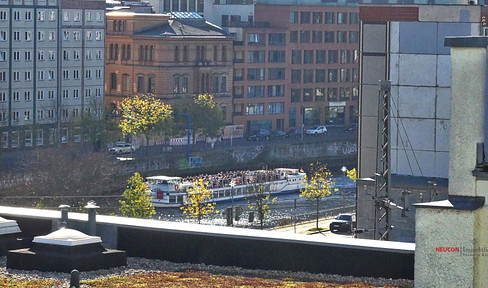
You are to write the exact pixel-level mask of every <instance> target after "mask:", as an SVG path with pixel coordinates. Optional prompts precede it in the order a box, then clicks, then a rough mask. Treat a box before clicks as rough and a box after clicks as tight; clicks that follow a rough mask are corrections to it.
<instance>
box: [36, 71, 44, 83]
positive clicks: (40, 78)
mask: <svg viewBox="0 0 488 288" xmlns="http://www.w3.org/2000/svg"><path fill="white" fill-rule="evenodd" d="M37 79H38V80H41V81H42V80H44V71H42V70H40V71H37Z"/></svg>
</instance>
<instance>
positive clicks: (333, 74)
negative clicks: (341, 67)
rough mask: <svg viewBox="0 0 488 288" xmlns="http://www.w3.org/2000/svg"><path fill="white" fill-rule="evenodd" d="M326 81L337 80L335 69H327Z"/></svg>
mask: <svg viewBox="0 0 488 288" xmlns="http://www.w3.org/2000/svg"><path fill="white" fill-rule="evenodd" d="M327 81H328V82H330V83H333V82H337V69H329V71H328V78H327Z"/></svg>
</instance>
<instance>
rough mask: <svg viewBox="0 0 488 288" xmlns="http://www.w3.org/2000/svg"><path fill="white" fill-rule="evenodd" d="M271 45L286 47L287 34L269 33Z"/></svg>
mask: <svg viewBox="0 0 488 288" xmlns="http://www.w3.org/2000/svg"><path fill="white" fill-rule="evenodd" d="M268 35H269V36H268V37H269V39H268V43H269V45H274V46H284V45H285V44H286V34H285V33H269V34H268Z"/></svg>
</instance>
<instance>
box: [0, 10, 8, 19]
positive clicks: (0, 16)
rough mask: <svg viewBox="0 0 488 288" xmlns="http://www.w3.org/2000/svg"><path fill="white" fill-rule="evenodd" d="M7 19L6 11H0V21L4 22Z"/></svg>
mask: <svg viewBox="0 0 488 288" xmlns="http://www.w3.org/2000/svg"><path fill="white" fill-rule="evenodd" d="M5 20H8V19H7V11H5V10H0V21H5Z"/></svg>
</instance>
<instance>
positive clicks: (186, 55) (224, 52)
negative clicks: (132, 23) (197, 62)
mask: <svg viewBox="0 0 488 288" xmlns="http://www.w3.org/2000/svg"><path fill="white" fill-rule="evenodd" d="M129 46H130V45H129ZM226 59H227V53H226V51H225V46H224V47H222V61H226ZM183 61H184V62H186V61H188V48H187V47H186V46H183Z"/></svg>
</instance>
